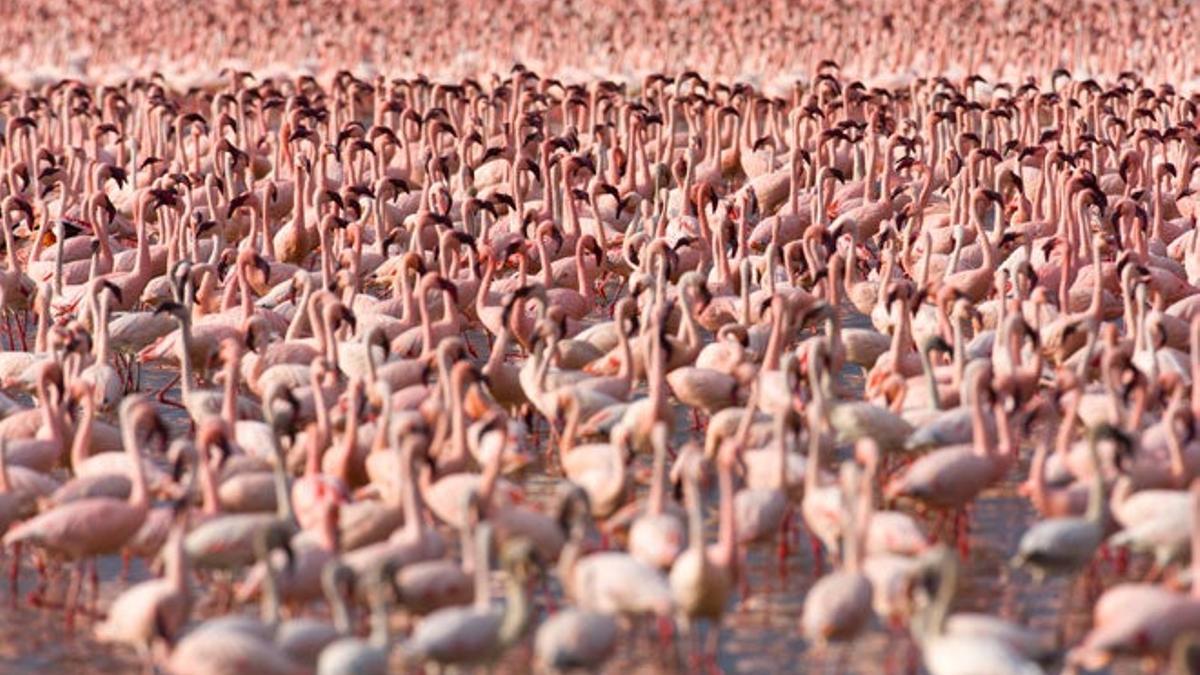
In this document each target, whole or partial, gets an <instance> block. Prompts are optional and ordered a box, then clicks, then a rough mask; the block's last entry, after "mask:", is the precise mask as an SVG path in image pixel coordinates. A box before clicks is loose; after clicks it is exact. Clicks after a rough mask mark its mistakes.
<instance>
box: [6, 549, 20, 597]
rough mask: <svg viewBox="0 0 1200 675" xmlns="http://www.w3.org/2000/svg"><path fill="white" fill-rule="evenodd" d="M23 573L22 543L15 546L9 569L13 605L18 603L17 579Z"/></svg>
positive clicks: (9, 584)
mask: <svg viewBox="0 0 1200 675" xmlns="http://www.w3.org/2000/svg"><path fill="white" fill-rule="evenodd" d="M20 573H21V543H20V542H18V543H16V544H13V547H12V562H11V563H10V564H9V568H8V589H9V595H10V596H11V598H12V602H13V604H16V602H17V579H18V577H19V576H20Z"/></svg>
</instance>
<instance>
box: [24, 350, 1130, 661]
mask: <svg viewBox="0 0 1200 675" xmlns="http://www.w3.org/2000/svg"><path fill="white" fill-rule="evenodd" d="M166 377H167V375H166V373H165V372H163V371H149V370H148V371H146V372H145V373H144V380H143V383H144V388H150V387H157V386H160V385H161V383H163V382H165V378H166ZM843 377H844V378H846V380H847V384H850V385H852V386H858V387H861V377H860V376H859V375H857V374H856V373H852V372H847V373H843ZM172 396H178V393H177V391H173V392H172ZM164 412H165V414H166V415H167V416H168V417H169V419H170V420H171V422H172V423H173V424H176V425H180V426H181V427H182V426H183V425H184V424H185V420H184V418H183V417H182V416H181V414H180V413H179V412H178V411H177V410H165V411H164ZM676 427H677V429H680V430H682V432H681V434H680V435H679V436H678V438H679V439H682V438H684V437H685V436H686V435H687V430H688V429H690V420H688V419H685V417H684V415H683V414H682V413H681V414H680V415H679V418H678V423H677V425H676ZM1025 454H1026V461H1027V460H1028V454H1029V449H1028V448H1026V451H1025ZM639 460H640V461H644V462H646V464H647V466H648V464H649V458H648V457H643V458H639ZM534 475H537V471H536V468H535V472H534ZM1024 475H1025V468H1024V465H1023V466H1022V467H1021V468H1019V469H1017V470H1015V471H1014V472H1013V474H1012V475H1010V477H1009V479H1008V480H1007V481H1006V482H1004V483H1003V484H1001V485H999V486H997V487H995V488H993V489H992V490H990V491H988V492H986V493H984V494H983V495H982V496H981V497H980V498H979V499H978V500H977V501H976V502H975V505H974V507H973V509H972V512H971V517H970V540H969V548H970V554H969V556H968V558H967V559H966V560H965V562H964V565H963V572H962V578H961V581H960V587H959V593H958V596H957V599H956V601H955V604H954V609H955V610H970V611H982V612H989V613H993V614H997V615H999V616H1002V617H1005V618H1008V619H1012V620H1016V621H1025V622H1027V623H1028V625H1030V626H1031V627H1033V628H1035V629H1037V630H1039V631H1041V632H1043V633H1044V634H1045V635H1047V636H1058V639H1060V640H1062V641H1064V642H1065V644H1066V645H1068V646H1070V645H1073V644H1076V643H1078V642H1079V640H1080V639H1081V638H1082V636H1083V635H1084V634H1085V633H1086V632H1087V630H1088V628H1089V617H1090V606H1091V603H1092V602H1093V600H1094V595H1090V594H1086V593H1085V584H1084V582H1083V581H1082V580H1076V581H1072V580H1065V579H1058V580H1051V581H1048V582H1046V583H1045V584H1044V585H1042V586H1037V585H1035V584H1034V583H1033V582H1032V581H1031V580H1030V579H1029V578H1028V577H1027V576H1025V575H1024V574H1017V573H1013V572H1011V571H1010V570H1009V568H1008V565H1007V560H1008V559H1009V558H1010V557H1011V556H1012V554H1013V552H1014V551H1015V549H1016V546H1017V542H1018V540H1019V539H1020V536H1021V533H1022V532H1023V531H1024V529H1025V528H1026V527H1027V526H1028V525H1029V524H1030V523H1031V522H1033V520H1034V515H1035V514H1034V512H1033V510H1032V508H1031V507H1030V506H1029V503H1028V501H1027V500H1025V499H1023V498H1021V497H1019V496H1017V495H1016V484H1017V483H1018V482H1019V480H1018V478H1021V477H1024ZM548 485H549V482H548V481H547V479H546V478H545V477H538V478H534V479H531V480H530V481H529V483H528V485H527V487H528V489H529V492H530V493H531V496H532V497H533V498H534V499H538V498H545V497H546V496H547V494H548ZM715 496H716V495H715V492H711V493H710V495H708V498H707V499H706V508H707V509H708V511H709V513H710V515H715V514H714V512H715V504H716V499H715ZM713 520H715V518H713ZM794 522H795V523H796V527H794V529H793V538H792V545H791V547H790V549H791V550H790V555H789V557H788V558H787V561H786V564H784V565H782V566H781V565H780V564H779V562H778V558H777V555H776V549H775V547H774V546H773V545H771V546H763V547H761V548H760V549H757V550H752V551H751V552H750V554H749V559H748V562H749V565H748V569H749V583H750V588H751V595H750V597H749V598H740V597H739V598H737V599H736V600H735V602H734V604H733V605H731V607H730V608H729V610H728V612H727V613H726V616H725V621H724V624H723V625H722V628H721V634H720V642H719V655H718V662H717V664H716V668H717V669H719V671H720V672H727V673H748V674H750V673H822V674H828V675H835V674H842V673H847V674H849V673H864V674H865V673H920V672H923V671H922V669H921V667H920V655H919V653H918V651H917V648H916V646H915V645H914V643H913V642H912V640H911V639H910V638H909V636H908V633H907V631H906V630H903V629H898V628H893V627H889V626H887V625H886V624H884V623H883V622H881V621H879V620H875V621H873V622H872V624H871V625H870V627H869V629H868V630H867V631H865V633H864V634H863V635H862V636H860V637H859V638H858V639H856V640H855V641H853V642H851V643H847V644H841V645H832V646H829V647H825V648H816V647H814V646H812V645H810V644H808V643H807V642H806V641H805V640H804V639H803V638H802V637H801V634H800V616H801V612H802V609H803V603H804V598H805V594H806V592H807V590H808V588H809V587H810V586H811V585H812V584H813V583H814V581H815V580H816V579H817V576H818V575H817V574H816V573H815V570H816V565H815V563H814V558H813V553H812V550H811V548H810V545H809V541H808V537H807V535H806V534H805V533H804V531H803V527H802V526H801V525H800V520H799V518H798V516H797V518H796V519H795V521H794ZM711 537H715V527H714V528H713V532H712V533H710V538H711ZM455 540H456V538H454V537H451V538H450V541H455ZM6 556H7V553H6ZM10 560H11V558H9V557H4V558H0V561H2V563H3V567H0V569H3V570H4V571H5V572H7V569H8V563H9V561H10ZM1143 567H1144V566H1143V565H1140V564H1138V563H1137V561H1135V564H1134V565H1133V567H1132V569H1134V570H1137V569H1141V568H1143ZM120 569H121V561H120V559H119V558H117V557H109V558H105V559H102V560H100V562H99V573H100V579H101V590H100V595H99V601H98V607H99V608H100V611H103V609H104V608H105V607H107V605H108V604H109V603H110V602H111V600H112V598H113V597H114V596H115V595H116V594H118V593H119V592H120V591H121V590H122V589H123V588H125V587H126V585H127V583H131V582H133V581H137V580H140V579H144V578H146V577H147V576H148V572H147V570H146V568H145V566H144V565H143V564H142V563H141V562H139V561H135V562H134V564H133V567H132V570H131V573H130V576H129V582H123V581H121V580H120V579H119V578H118V577H119V573H120ZM823 570H824V571H825V572H827V571H828V570H829V566H828V564H825V565H823ZM1097 573H1098V577H1097V581H1098V583H1099V585H1101V586H1108V585H1110V584H1112V583H1114V582H1115V581H1117V580H1118V577H1117V575H1116V574H1115V571H1114V567H1113V566H1112V565H1111V564H1103V563H1102V564H1100V565H1099V566H1098V572H1097ZM5 578H6V577H5ZM36 583H37V577H36V575H35V574H34V573H33V571H32V569H31V568H30V567H29V565H28V558H26V560H25V564H23V565H22V566H21V573H20V575H19V579H18V584H17V588H16V593H15V595H14V594H13V593H12V592H11V590H10V589H9V588H8V587H7V586H6V585H5V584H0V673H35V672H36V673H45V672H61V673H68V672H69V673H77V672H78V673H82V672H97V673H128V672H138V671H139V670H140V668H141V666H140V663H139V661H138V660H137V658H136V657H135V655H134V653H133V652H132V651H131V650H128V649H126V648H124V647H119V646H110V645H102V644H98V643H97V642H96V641H95V640H94V638H93V637H92V633H93V629H94V626H95V623H96V619H95V618H88V617H83V618H82V619H80V621H79V623H78V625H77V626H76V627H75V629H74V630H73V631H71V632H66V631H65V630H64V627H63V615H62V613H61V611H59V610H56V609H53V608H41V607H35V606H31V605H30V603H29V602H28V595H29V593H30V592H31V591H32V590H34V588H35V586H36ZM1093 585H1094V584H1093ZM64 587H65V572H64V573H63V574H62V575H61V577H60V579H59V580H58V582H57V590H54V588H52V589H51V591H50V593H49V594H48V597H49V600H50V601H51V602H53V601H54V600H55V599H56V598H59V597H61V594H62V590H63V588H64ZM534 597H535V600H537V601H538V602H539V603H543V600H544V597H543V596H541V595H540V594H535V596H534ZM245 611H252V612H257V609H256V608H247V609H246V610H245ZM313 611H314V612H316V613H324V612H325V608H324V607H314V608H313ZM543 611H544V606H543ZM199 613H200V614H201V615H202V616H203V615H206V614H209V613H211V609H209V608H205V607H202V608H200V610H199ZM655 635H656V633H655V632H654V630H653V629H651V628H647V629H646V630H645V631H644V632H641V633H640V634H639V635H638V636H636V638H634V639H629V640H626V641H625V642H623V645H624V646H623V647H622V649H621V650H620V651H619V652H618V654H617V656H616V657H615V658H614V659H613V660H612V661H610V662H609V664H608V666H607V668H606V669H605V672H607V673H659V672H695V670H694V669H693V668H690V667H688V666H687V665H686V662H681V661H679V660H677V659H676V658H675V656H674V655H673V654H672V653H671V651H670V650H664V649H663V648H662V647H661V645H660V644H659V643H658V641H657V638H656V637H655ZM530 661H531V655H530V647H529V641H528V640H527V641H526V642H525V643H524V645H522V646H521V647H519V648H517V649H514V650H513V651H512V652H511V653H510V654H509V655H508V656H507V657H506V658H505V660H504V662H503V664H502V665H501V666H500V667H498V668H496V669H495V672H506V673H521V672H527V671H528V669H529V666H528V664H529V663H530ZM1059 668H1060V666H1058V665H1054V666H1052V667H1051V668H1049V672H1057V671H1058V670H1059ZM1111 672H1115V673H1125V672H1128V673H1136V672H1150V671H1147V670H1146V669H1145V664H1141V663H1134V662H1127V663H1120V664H1117V667H1116V668H1114V670H1112V671H1111Z"/></svg>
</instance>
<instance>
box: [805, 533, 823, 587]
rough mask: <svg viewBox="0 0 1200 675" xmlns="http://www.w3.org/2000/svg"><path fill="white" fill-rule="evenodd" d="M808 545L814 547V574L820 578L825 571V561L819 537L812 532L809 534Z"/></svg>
mask: <svg viewBox="0 0 1200 675" xmlns="http://www.w3.org/2000/svg"><path fill="white" fill-rule="evenodd" d="M808 543H809V546H811V547H812V557H813V574H815V575H816V576H818V577H819V576H821V574H822V573H823V572H822V570H823V569H824V561H823V560H822V556H821V540H820V539H817V535H815V534H813V533H811V532H810V533H809V534H808Z"/></svg>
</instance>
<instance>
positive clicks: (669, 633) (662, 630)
mask: <svg viewBox="0 0 1200 675" xmlns="http://www.w3.org/2000/svg"><path fill="white" fill-rule="evenodd" d="M657 627H658V646H659V647H661V648H662V649H663V651H666V650H667V649H668V648H670V646H671V643H672V642H673V641H674V640H675V626H674V625H673V624H672V623H671V619H670V617H666V616H659V617H658V620H657Z"/></svg>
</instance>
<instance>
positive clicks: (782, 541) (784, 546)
mask: <svg viewBox="0 0 1200 675" xmlns="http://www.w3.org/2000/svg"><path fill="white" fill-rule="evenodd" d="M791 532H792V510H791V509H790V508H789V509H788V510H787V512H786V513H784V514H783V522H782V523H780V525H779V546H778V550H777V551H776V555H777V556H778V557H779V572H780V576H783V574H785V573H786V570H787V559H788V554H789V553H791V551H790V549H789V546H788V537H789V535H791Z"/></svg>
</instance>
